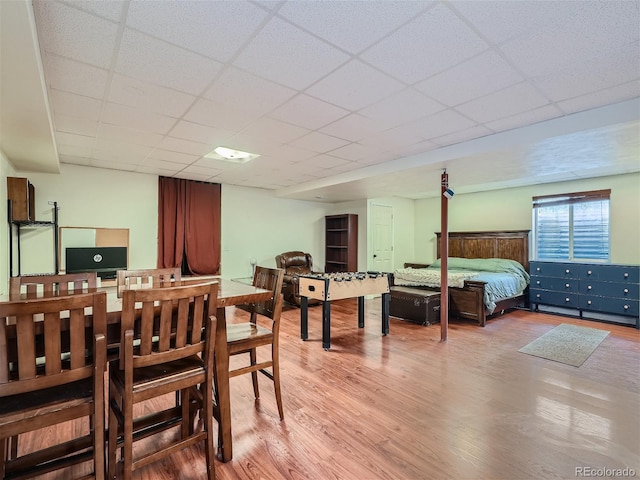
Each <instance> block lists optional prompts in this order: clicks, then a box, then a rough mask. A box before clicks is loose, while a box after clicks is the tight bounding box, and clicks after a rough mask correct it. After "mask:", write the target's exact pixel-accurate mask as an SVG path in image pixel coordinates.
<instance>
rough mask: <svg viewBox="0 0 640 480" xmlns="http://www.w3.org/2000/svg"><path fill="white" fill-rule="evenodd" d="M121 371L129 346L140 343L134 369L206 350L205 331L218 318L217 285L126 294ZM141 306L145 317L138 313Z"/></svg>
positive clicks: (136, 350) (210, 284)
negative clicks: (208, 324)
mask: <svg viewBox="0 0 640 480" xmlns="http://www.w3.org/2000/svg"><path fill="white" fill-rule="evenodd" d="M122 295H123V300H122V328H121V331H122V338H121V346H120V368H121V369H124V368H126V367H125V364H126V362H128V361H129V360H128V359H127V358H126V357H127V355H128V354H127V351H128V349H127V343H129V342H133V341H135V340H139V345H138V346H137V347H136V348H135V349H132V351H133V356H132V359H131V360H130V361H131V365H132V367H133V368H138V367H142V366H149V365H155V364H159V363H164V362H167V361H172V360H177V359H180V358H184V357H188V356H191V355H194V354H196V353H199V352H202V351H203V350H204V347H205V345H204V343H205V336H204V334H203V328H204V327H205V325H206V319H207V317H210V316H212V315H215V313H216V306H217V300H218V283H217V282H210V283H204V284H199V285H188V286H177V287H176V286H174V287H171V288H150V289H139V290H124V291H123V293H122ZM140 304H141V305H142V306H141V311H142V313H141V314H139V315H137V314H136V309H137V308H139V307H138V306H139V305H140Z"/></svg>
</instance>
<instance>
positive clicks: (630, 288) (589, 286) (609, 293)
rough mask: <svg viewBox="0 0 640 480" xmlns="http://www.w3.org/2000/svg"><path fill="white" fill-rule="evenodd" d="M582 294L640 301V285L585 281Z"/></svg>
mask: <svg viewBox="0 0 640 480" xmlns="http://www.w3.org/2000/svg"><path fill="white" fill-rule="evenodd" d="M580 293H581V294H583V295H591V296H593V295H598V296H601V297H614V298H622V299H625V298H628V299H630V300H638V299H639V298H640V285H638V284H633V283H623V282H601V281H592V280H583V281H581V282H580Z"/></svg>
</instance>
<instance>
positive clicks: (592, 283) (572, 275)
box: [529, 261, 640, 328]
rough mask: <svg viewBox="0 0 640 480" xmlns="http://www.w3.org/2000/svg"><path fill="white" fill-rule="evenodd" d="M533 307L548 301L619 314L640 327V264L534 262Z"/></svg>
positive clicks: (579, 310)
mask: <svg viewBox="0 0 640 480" xmlns="http://www.w3.org/2000/svg"><path fill="white" fill-rule="evenodd" d="M529 301H530V304H531V308H535V309H537V308H538V306H539V305H549V306H554V307H562V308H568V309H575V310H576V311H577V313H578V314H579V315H580V316H581V317H582V316H583V312H587V314H588V312H595V313H602V314H608V315H617V316H619V317H620V323H632V324H633V325H635V326H636V328H639V327H640V318H639V315H640V266H638V265H611V264H607V265H603V264H586V263H559V262H537V261H532V262H531V285H530V288H529Z"/></svg>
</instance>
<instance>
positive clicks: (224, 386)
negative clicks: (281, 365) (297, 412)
mask: <svg viewBox="0 0 640 480" xmlns="http://www.w3.org/2000/svg"><path fill="white" fill-rule="evenodd" d="M210 281H216V282H218V301H217V305H216V317H217V320H218V321H217V326H216V344H215V353H214V369H215V371H214V375H215V381H216V388H217V392H216V399H217V407H218V408H217V411H218V417H219V418H216V420H217V421H218V424H219V431H220V439H219V442H220V444H219V445H218V448H219V452H220V459H221V460H222V461H223V462H228V461H229V460H231V459H232V458H233V441H232V435H231V399H230V394H229V352H228V348H227V322H226V315H225V310H226V307H232V306H236V305H242V304H248V303H256V302H263V301H266V300H269V299H271V298H272V297H273V292H272V291H271V290H265V289H263V288H258V287H254V286H253V285H249V284H246V283H241V282H237V281H233V280H230V279H225V278H222V277H218V276H197V277H196V276H194V277H183V279H182V281H181V282H180V284H181V285H188V284H192V285H193V284H197V283H205V282H210ZM147 288H148V287H147ZM94 291H95V292H106V293H107V344H108V345H109V346H110V347H117V346H118V345H119V344H120V322H121V315H122V298H119V295H118V291H117V287H116V286H115V285H107V286H99V287H98V288H95V289H86V288H85V289H84V290H83V291H76V293H91V292H94ZM28 298H29V299H31V298H34V297H32V296H29V297H28ZM36 298H37V297H36ZM22 299H24V300H26V299H27V295H26V294H21V295H20V297H15V296H10V295H9V294H8V293H7V294H0V302H6V301H15V300H22ZM90 325H91V317H90V315H87V326H90Z"/></svg>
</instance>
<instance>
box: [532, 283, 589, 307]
mask: <svg viewBox="0 0 640 480" xmlns="http://www.w3.org/2000/svg"><path fill="white" fill-rule="evenodd" d="M529 301H530V303H542V304H544V305H555V306H557V307H567V308H570V307H572V308H578V295H577V294H576V293H565V292H552V291H550V290H538V289H536V288H532V289H530V291H529Z"/></svg>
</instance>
